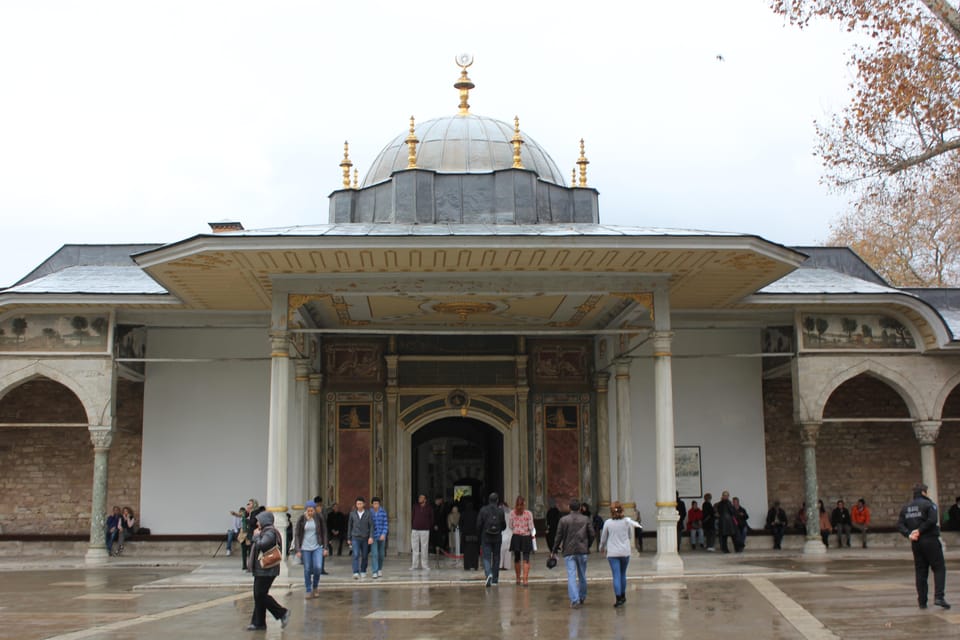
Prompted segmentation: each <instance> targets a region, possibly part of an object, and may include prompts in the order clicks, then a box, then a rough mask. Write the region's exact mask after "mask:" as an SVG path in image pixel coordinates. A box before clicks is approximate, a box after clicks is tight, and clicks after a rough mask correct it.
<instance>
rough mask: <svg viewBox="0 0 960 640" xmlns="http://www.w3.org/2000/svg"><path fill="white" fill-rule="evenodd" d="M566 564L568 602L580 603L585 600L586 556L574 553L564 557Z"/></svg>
mask: <svg viewBox="0 0 960 640" xmlns="http://www.w3.org/2000/svg"><path fill="white" fill-rule="evenodd" d="M563 561H564V562H566V563H567V595H568V596H570V602H580V601H582V600H586V599H587V554H585V553H575V554H573V555H572V556H564V557H563Z"/></svg>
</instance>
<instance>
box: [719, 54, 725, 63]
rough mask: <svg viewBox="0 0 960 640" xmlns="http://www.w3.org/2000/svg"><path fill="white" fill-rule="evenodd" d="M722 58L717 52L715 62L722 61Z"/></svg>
mask: <svg viewBox="0 0 960 640" xmlns="http://www.w3.org/2000/svg"><path fill="white" fill-rule="evenodd" d="M723 60H724V58H723V56H722V55H720V54H719V53H718V54H717V62H723Z"/></svg>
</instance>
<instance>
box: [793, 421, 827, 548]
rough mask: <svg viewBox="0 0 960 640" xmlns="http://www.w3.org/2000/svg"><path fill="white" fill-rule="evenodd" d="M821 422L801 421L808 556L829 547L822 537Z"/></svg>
mask: <svg viewBox="0 0 960 640" xmlns="http://www.w3.org/2000/svg"><path fill="white" fill-rule="evenodd" d="M820 426H821V423H820V422H801V423H800V444H802V445H803V494H804V500H805V501H806V503H807V538H806V540H805V541H804V543H803V553H804V555H806V556H823V555H825V554H826V553H827V548H826V546H824V544H823V540H821V539H820V509H818V508H817V501H818V500H819V499H820V498H819V494H820V484H819V482H818V481H817V436H819V435H820Z"/></svg>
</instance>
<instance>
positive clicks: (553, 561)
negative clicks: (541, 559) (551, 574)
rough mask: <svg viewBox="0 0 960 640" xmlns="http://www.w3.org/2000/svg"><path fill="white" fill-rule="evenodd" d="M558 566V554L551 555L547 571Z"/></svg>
mask: <svg viewBox="0 0 960 640" xmlns="http://www.w3.org/2000/svg"><path fill="white" fill-rule="evenodd" d="M556 566H557V556H556V554H553V553H551V554H550V557H549V558H547V569H553V568H554V567H556Z"/></svg>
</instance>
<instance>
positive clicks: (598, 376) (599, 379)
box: [593, 371, 610, 393]
mask: <svg viewBox="0 0 960 640" xmlns="http://www.w3.org/2000/svg"><path fill="white" fill-rule="evenodd" d="M609 384H610V372H609V371H598V372H596V373H595V374H594V376H593V386H594V388H595V389H596V390H597V393H606V392H607V388H608V385H609Z"/></svg>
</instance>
